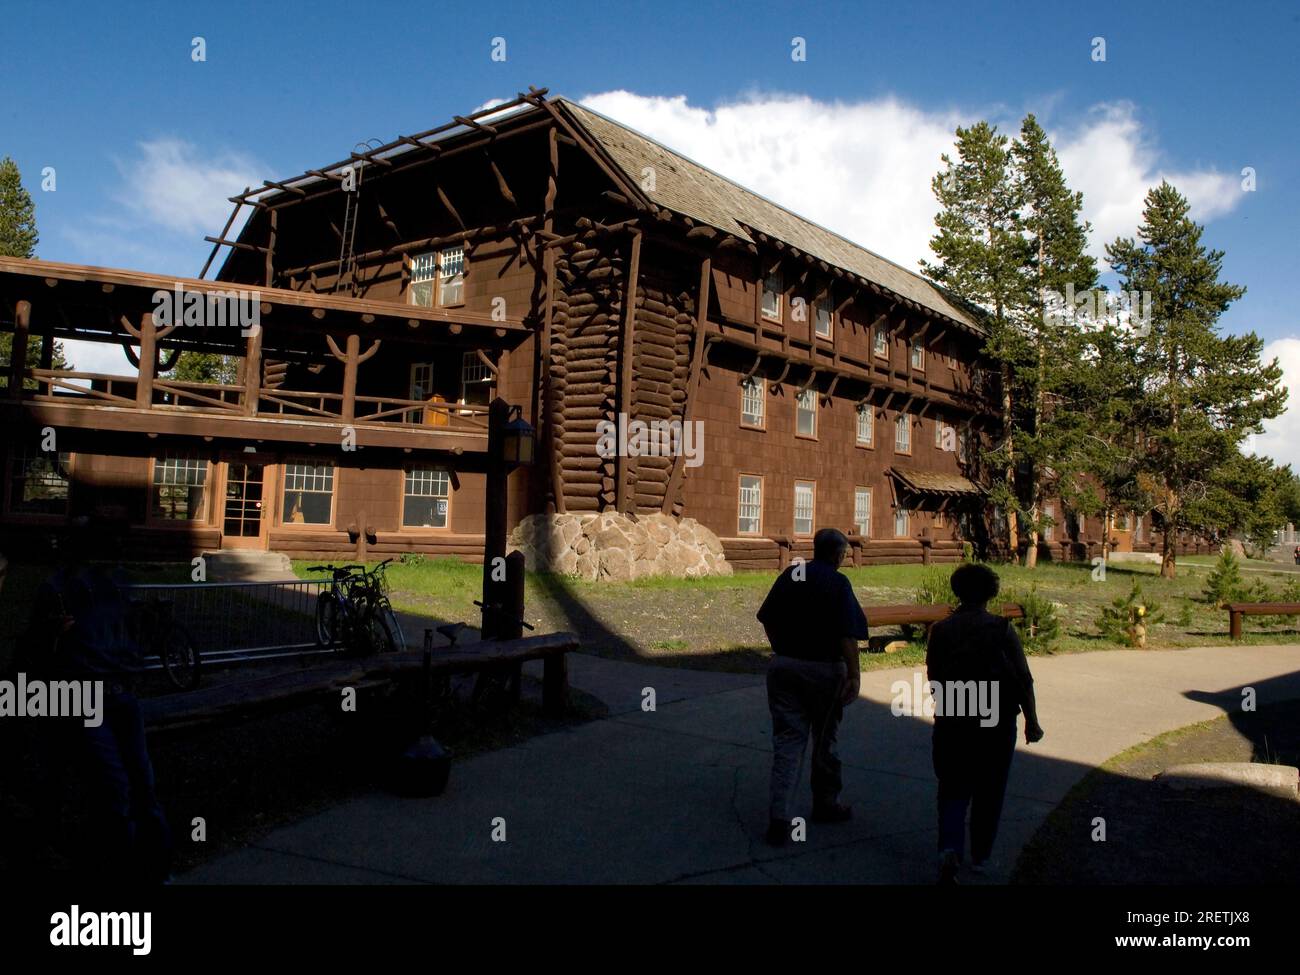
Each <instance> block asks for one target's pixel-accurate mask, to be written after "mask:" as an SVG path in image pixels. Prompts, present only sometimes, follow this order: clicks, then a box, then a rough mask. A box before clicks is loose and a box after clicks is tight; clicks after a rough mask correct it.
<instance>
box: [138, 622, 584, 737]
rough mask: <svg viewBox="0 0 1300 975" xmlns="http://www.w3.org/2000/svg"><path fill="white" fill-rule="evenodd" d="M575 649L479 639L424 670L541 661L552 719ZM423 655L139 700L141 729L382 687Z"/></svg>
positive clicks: (358, 661) (539, 639)
mask: <svg viewBox="0 0 1300 975" xmlns="http://www.w3.org/2000/svg"><path fill="white" fill-rule="evenodd" d="M577 649H578V638H577V637H576V636H575V635H574V634H572V633H548V634H545V635H544V636H533V637H526V638H524V639H520V640H501V641H492V640H490V641H484V642H481V643H473V644H468V645H466V646H465V647H462V648H458V649H455V650H443V651H434V652H433V654H432V657H431V659H430V664H429V667H430V672H431V673H432V674H435V675H440V676H441V675H448V676H450V675H453V674H474V673H480V672H482V671H484V670H489V669H492V668H496V667H501V668H506V667H517V666H520V665H521V664H523V663H525V662H527V661H529V660H541V661H543V669H542V712H543V713H544V714H546V715H547V716H549V717H558V716H559V715H560V714H562V713H563V712H564V709H565V707H566V705H567V703H568V686H569V680H568V661H567V656H566V655H567V654H568V653H570V652H571V651H573V650H577ZM424 666H425V662H424V651H422V650H416V651H407V652H404V653H384V654H377V655H375V656H373V657H362V658H348V659H344V660H333V661H330V662H329V663H324V664H320V665H318V666H315V667H310V668H308V669H305V670H300V671H293V672H292V673H286V674H270V675H267V676H264V677H254V678H252V679H250V680H242V681H236V682H233V683H229V684H219V685H217V686H214V687H206V688H201V689H199V690H197V691H190V692H188V693H184V694H167V695H163V696H161V697H151V698H145V699H144V700H142V701H141V702H140V707H141V710H142V711H143V713H144V723H145V727H146V728H148V729H149V730H151V731H152V730H163V729H171V728H179V727H185V726H188V725H195V724H202V723H205V722H208V721H215V720H217V719H219V718H222V717H227V716H229V715H234V714H246V713H249V712H252V711H257V710H264V709H268V708H272V707H275V706H278V705H283V704H286V703H288V702H292V701H298V700H304V699H307V698H310V697H314V696H316V695H320V694H325V693H329V692H334V693H337V692H339V691H340V690H342V689H343V688H345V687H358V686H361V685H365V684H376V683H382V682H384V681H387V680H391V679H392V678H394V677H399V676H403V675H407V674H418V673H421V672H423V670H424Z"/></svg>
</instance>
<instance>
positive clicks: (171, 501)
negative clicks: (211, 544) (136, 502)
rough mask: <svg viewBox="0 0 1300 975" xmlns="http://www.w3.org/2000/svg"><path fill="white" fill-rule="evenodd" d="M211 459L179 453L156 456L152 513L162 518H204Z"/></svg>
mask: <svg viewBox="0 0 1300 975" xmlns="http://www.w3.org/2000/svg"><path fill="white" fill-rule="evenodd" d="M207 483H208V462H207V461H206V460H203V459H202V458H200V457H194V456H192V455H186V454H177V455H168V456H165V457H157V458H155V459H154V462H153V483H152V484H151V485H150V490H149V516H150V517H151V518H156V519H159V520H162V521H202V520H203V519H204V518H205V517H206V516H207Z"/></svg>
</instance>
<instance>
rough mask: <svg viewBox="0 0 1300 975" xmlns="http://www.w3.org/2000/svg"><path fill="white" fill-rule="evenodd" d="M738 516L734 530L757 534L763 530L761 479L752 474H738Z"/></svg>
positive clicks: (745, 533)
mask: <svg viewBox="0 0 1300 975" xmlns="http://www.w3.org/2000/svg"><path fill="white" fill-rule="evenodd" d="M739 512H740V517H739V519H738V521H737V525H736V531H737V532H739V533H740V534H741V535H757V534H759V533H760V532H761V531H762V530H763V479H762V478H761V477H756V476H755V475H753V474H741V475H740V506H739Z"/></svg>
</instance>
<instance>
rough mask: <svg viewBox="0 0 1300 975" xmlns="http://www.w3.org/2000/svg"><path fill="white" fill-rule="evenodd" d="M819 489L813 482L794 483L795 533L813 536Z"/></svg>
mask: <svg viewBox="0 0 1300 975" xmlns="http://www.w3.org/2000/svg"><path fill="white" fill-rule="evenodd" d="M816 492H817V489H816V487H815V485H814V484H813V482H812V481H795V482H794V533H795V534H796V535H811V534H812V533H813V507H814V504H815V502H814V501H813V498H814V495H815V494H816Z"/></svg>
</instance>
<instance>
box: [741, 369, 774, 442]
mask: <svg viewBox="0 0 1300 975" xmlns="http://www.w3.org/2000/svg"><path fill="white" fill-rule="evenodd" d="M766 393H767V380H766V379H763V378H762V377H761V376H750V377H749V378H748V379H746V380H745V381H744V382H742V383H741V384H740V425H741V426H745V427H758V428H759V429H762V427H763V421H764V412H763V411H764V409H765V408H766V406H767V399H766Z"/></svg>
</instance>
